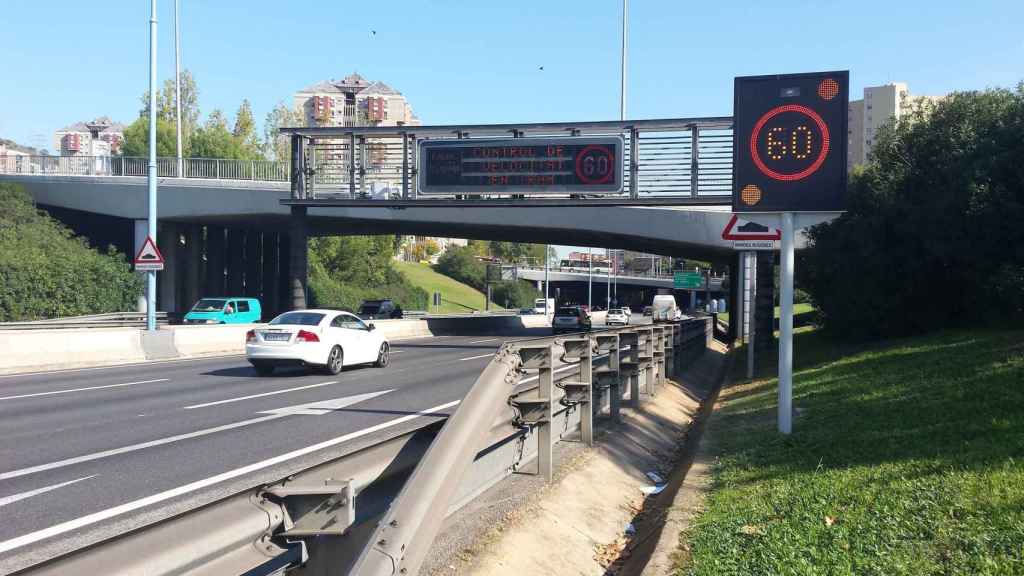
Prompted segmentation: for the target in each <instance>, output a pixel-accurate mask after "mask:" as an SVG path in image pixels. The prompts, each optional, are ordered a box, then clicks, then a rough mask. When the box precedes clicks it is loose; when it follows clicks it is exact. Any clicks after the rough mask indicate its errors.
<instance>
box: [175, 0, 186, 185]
mask: <svg viewBox="0 0 1024 576" xmlns="http://www.w3.org/2000/svg"><path fill="white" fill-rule="evenodd" d="M180 1H181V0H174V108H175V110H174V115H175V122H174V124H175V127H176V129H177V133H178V139H177V143H178V178H184V177H185V172H184V170H183V169H184V166H185V162H184V160H183V159H182V157H181V24H180V22H181V5H180Z"/></svg>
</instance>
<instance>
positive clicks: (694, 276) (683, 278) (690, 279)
mask: <svg viewBox="0 0 1024 576" xmlns="http://www.w3.org/2000/svg"><path fill="white" fill-rule="evenodd" d="M672 284H673V287H675V288H680V289H683V290H695V289H699V288H703V287H704V275H703V274H701V273H700V272H676V273H675V275H674V277H673V283H672Z"/></svg>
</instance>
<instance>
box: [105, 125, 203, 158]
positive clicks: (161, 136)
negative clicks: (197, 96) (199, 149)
mask: <svg viewBox="0 0 1024 576" xmlns="http://www.w3.org/2000/svg"><path fill="white" fill-rule="evenodd" d="M184 150H185V152H184V154H185V155H186V156H187V155H188V147H187V146H186V147H185V148H184ZM119 153H120V155H121V156H126V157H140V158H146V157H148V156H149V118H148V117H147V118H139V119H138V120H136V121H135V122H132V123H131V124H130V125H129V126H128V127H127V128H125V129H124V141H123V142H122V143H121V149H120V152H119ZM177 153H178V152H177V140H176V134H175V129H174V124H172V123H169V122H167V121H166V120H162V119H160V118H157V120H156V155H157V156H176V155H177Z"/></svg>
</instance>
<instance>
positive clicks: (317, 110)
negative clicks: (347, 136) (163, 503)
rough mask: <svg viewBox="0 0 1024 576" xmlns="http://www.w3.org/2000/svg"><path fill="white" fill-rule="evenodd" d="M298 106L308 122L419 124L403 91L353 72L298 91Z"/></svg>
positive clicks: (358, 124) (380, 124)
mask: <svg viewBox="0 0 1024 576" xmlns="http://www.w3.org/2000/svg"><path fill="white" fill-rule="evenodd" d="M293 101H294V108H295V111H296V112H298V113H299V114H300V116H301V117H302V119H303V121H304V122H305V124H306V125H307V126H419V124H420V121H419V119H418V118H416V115H415V114H414V113H413V111H412V106H410V105H409V102H408V101H407V100H406V99H405V96H402V93H401V92H399V91H397V90H395V89H394V88H392V87H390V86H388V85H387V84H385V83H383V82H379V81H373V82H371V81H369V80H367V79H366V78H363V77H362V76H360V75H359V74H356V73H352V74H349V75H348V76H346V77H345V78H343V79H341V80H327V81H324V82H320V83H318V84H314V85H312V86H309V87H308V88H304V89H302V90H299V91H298V92H296V93H295V97H294V99H293Z"/></svg>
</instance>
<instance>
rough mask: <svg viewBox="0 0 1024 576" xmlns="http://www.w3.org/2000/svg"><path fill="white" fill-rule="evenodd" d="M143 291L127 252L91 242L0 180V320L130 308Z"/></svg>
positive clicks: (14, 186) (11, 185)
mask: <svg viewBox="0 0 1024 576" xmlns="http://www.w3.org/2000/svg"><path fill="white" fill-rule="evenodd" d="M141 291H142V281H141V280H140V278H139V276H138V275H137V274H135V273H133V272H132V271H131V267H130V266H129V264H128V262H127V260H126V259H125V257H124V255H122V254H118V253H116V252H115V251H113V249H111V250H109V251H108V252H107V253H106V254H104V253H101V252H99V251H97V250H94V249H92V248H90V247H89V245H88V244H87V243H86V241H85V239H84V238H78V237H74V236H72V234H71V231H70V230H68V229H67V228H65V227H64V226H62V225H60V224H59V223H58V222H56V221H55V220H53V219H51V218H50V217H48V216H47V215H46V214H45V213H43V212H40V211H39V210H36V208H35V206H33V204H32V200H31V198H29V196H28V194H27V193H25V191H24V190H23V189H22V188H21V187H20V186H16V185H13V184H5V183H0V321H3V322H9V321H19V320H35V319H40V318H54V317H59V316H76V315H82V314H97V313H102V312H119V311H124V310H131V309H133V308H134V307H135V303H136V298H137V297H138V295H139V294H140V293H141Z"/></svg>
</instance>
